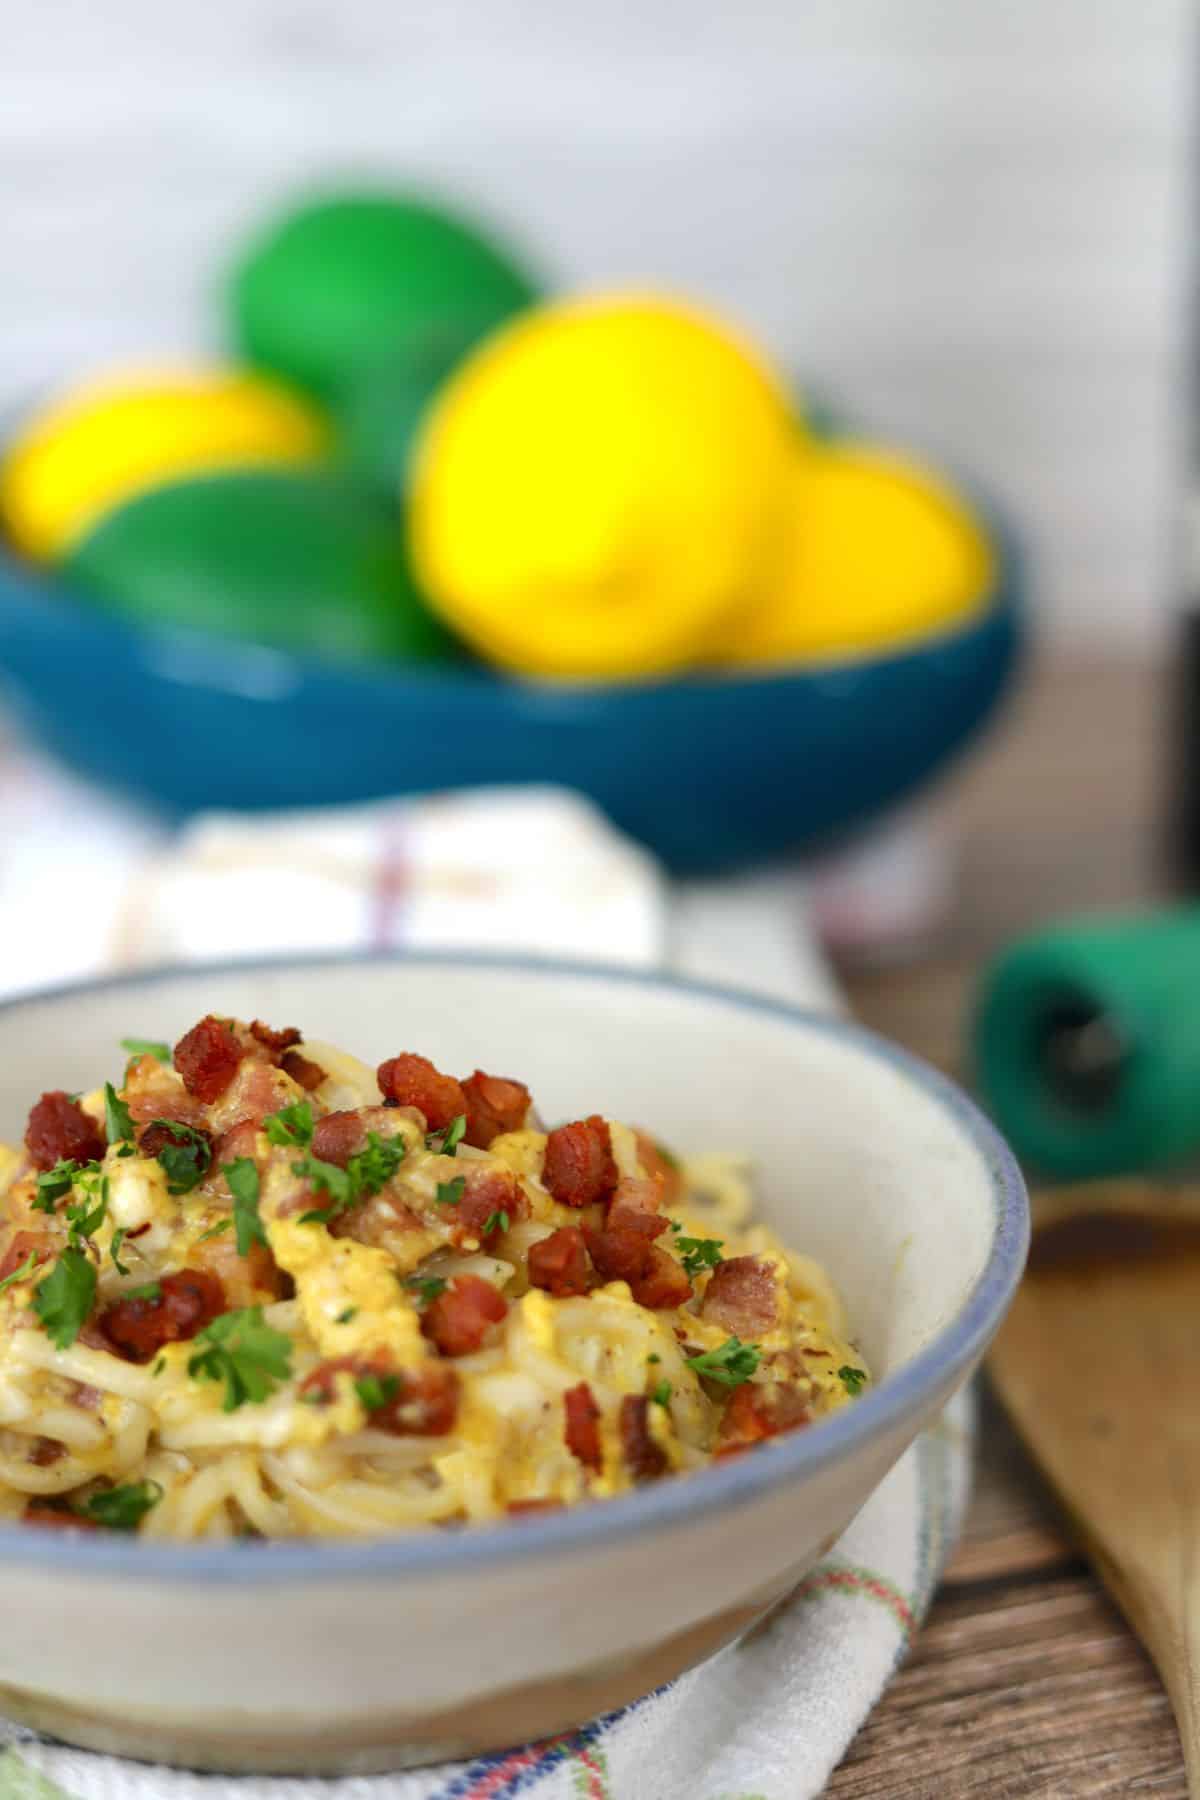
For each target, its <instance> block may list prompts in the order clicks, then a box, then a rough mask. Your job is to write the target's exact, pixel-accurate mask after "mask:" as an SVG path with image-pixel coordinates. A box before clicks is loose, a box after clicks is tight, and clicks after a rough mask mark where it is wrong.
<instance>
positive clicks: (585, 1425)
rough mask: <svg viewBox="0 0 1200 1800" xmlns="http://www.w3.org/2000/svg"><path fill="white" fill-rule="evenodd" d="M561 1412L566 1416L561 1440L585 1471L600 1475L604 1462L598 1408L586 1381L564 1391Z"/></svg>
mask: <svg viewBox="0 0 1200 1800" xmlns="http://www.w3.org/2000/svg"><path fill="white" fill-rule="evenodd" d="M563 1412H564V1414H565V1415H566V1423H565V1424H564V1426H563V1436H564V1438H565V1439H566V1444H567V1449H568V1450H569V1451H570V1452H571V1455H572V1456H576V1457H578V1458H579V1461H580V1462H581V1463H582V1464H583V1466H584V1468H585V1469H594V1470H595V1471H596V1473H597V1474H599V1472H600V1469H601V1467H602V1466H603V1462H604V1453H603V1450H602V1449H601V1445H600V1408H599V1407H598V1406H597V1405H596V1397H595V1395H594V1394H593V1393H592V1390H591V1388H590V1387H589V1386H588V1384H587V1382H586V1381H581V1382H580V1383H579V1386H578V1387H572V1388H568V1389H567V1391H566V1393H565V1394H564V1395H563Z"/></svg>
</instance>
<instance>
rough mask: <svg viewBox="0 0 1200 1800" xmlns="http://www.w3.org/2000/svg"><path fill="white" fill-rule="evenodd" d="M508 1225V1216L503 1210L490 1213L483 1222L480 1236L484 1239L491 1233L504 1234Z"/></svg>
mask: <svg viewBox="0 0 1200 1800" xmlns="http://www.w3.org/2000/svg"><path fill="white" fill-rule="evenodd" d="M508 1223H509V1221H508V1214H507V1213H506V1212H505V1211H504V1210H503V1208H501V1210H500V1211H499V1212H490V1213H489V1214H488V1216H487V1218H486V1219H485V1220H484V1221H483V1233H482V1235H483V1236H484V1237H491V1235H492V1233H493V1231H500V1232H505V1231H507V1230H508Z"/></svg>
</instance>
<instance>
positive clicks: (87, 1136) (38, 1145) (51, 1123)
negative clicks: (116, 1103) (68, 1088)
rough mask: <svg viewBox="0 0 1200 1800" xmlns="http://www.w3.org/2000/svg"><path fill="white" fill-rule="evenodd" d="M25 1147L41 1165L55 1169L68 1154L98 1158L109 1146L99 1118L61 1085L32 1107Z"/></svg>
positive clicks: (77, 1159) (86, 1159) (88, 1159)
mask: <svg viewBox="0 0 1200 1800" xmlns="http://www.w3.org/2000/svg"><path fill="white" fill-rule="evenodd" d="M25 1147H26V1149H27V1150H28V1151H29V1154H30V1156H31V1157H32V1158H33V1160H34V1162H35V1163H36V1164H37V1166H38V1168H39V1169H52V1168H53V1167H54V1165H55V1163H56V1162H62V1161H63V1160H65V1159H66V1158H71V1159H72V1160H73V1161H75V1162H92V1161H97V1160H99V1158H100V1157H102V1156H103V1155H104V1152H105V1149H106V1148H107V1146H106V1143H105V1138H104V1133H103V1131H101V1129H100V1127H99V1125H97V1123H96V1121H95V1119H92V1118H89V1116H88V1115H87V1113H85V1112H84V1110H83V1108H82V1106H80V1104H79V1102H78V1101H77V1100H72V1098H71V1096H70V1095H69V1094H67V1093H64V1092H63V1090H62V1089H61V1088H56V1089H55V1090H54V1091H53V1092H52V1093H49V1094H43V1095H42V1097H41V1099H40V1100H39V1101H38V1102H37V1104H36V1105H35V1106H34V1107H33V1108H32V1110H31V1111H30V1114H29V1123H28V1124H27V1125H26V1127H25Z"/></svg>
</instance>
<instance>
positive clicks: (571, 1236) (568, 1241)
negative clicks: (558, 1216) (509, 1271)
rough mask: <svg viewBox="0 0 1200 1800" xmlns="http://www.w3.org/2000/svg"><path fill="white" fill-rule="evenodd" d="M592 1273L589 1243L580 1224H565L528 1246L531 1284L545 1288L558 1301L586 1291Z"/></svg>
mask: <svg viewBox="0 0 1200 1800" xmlns="http://www.w3.org/2000/svg"><path fill="white" fill-rule="evenodd" d="M591 1274H592V1268H591V1264H590V1262H589V1261H588V1253H587V1246H586V1244H585V1243H584V1241H583V1233H582V1231H580V1229H579V1227H578V1225H563V1226H561V1227H560V1228H559V1230H558V1231H552V1232H551V1233H550V1236H549V1237H545V1238H539V1240H538V1242H537V1243H536V1244H531V1245H530V1246H529V1280H530V1285H531V1286H533V1287H538V1288H545V1290H546V1292H547V1293H548V1294H553V1295H554V1296H555V1298H556V1299H558V1300H564V1299H566V1298H567V1296H568V1295H570V1294H586V1293H587V1291H588V1287H589V1286H590V1284H591Z"/></svg>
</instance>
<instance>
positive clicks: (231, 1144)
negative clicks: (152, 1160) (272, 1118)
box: [143, 1119, 258, 1170]
mask: <svg viewBox="0 0 1200 1800" xmlns="http://www.w3.org/2000/svg"><path fill="white" fill-rule="evenodd" d="M143 1141H144V1140H143ZM257 1149H258V1123H257V1121H256V1120H254V1119H239V1120H238V1122H237V1124H236V1125H231V1126H230V1127H229V1130H228V1131H223V1132H222V1133H221V1135H220V1137H219V1138H218V1139H217V1141H216V1143H215V1144H214V1145H213V1159H212V1163H211V1165H210V1166H211V1167H212V1168H213V1169H214V1170H218V1169H223V1168H224V1167H225V1164H226V1163H231V1162H237V1160H238V1158H239V1157H241V1156H248V1157H249V1158H250V1160H251V1162H253V1161H254V1153H255V1151H256V1150H257Z"/></svg>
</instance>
